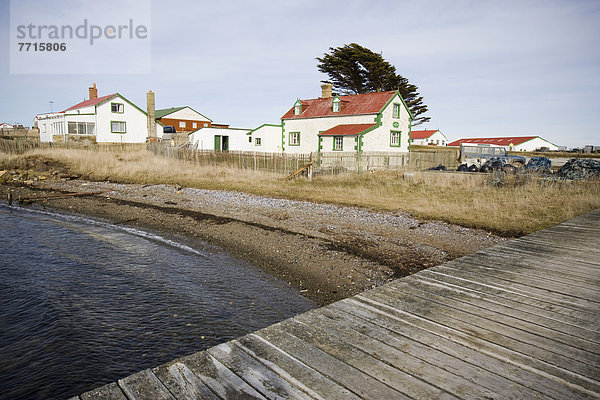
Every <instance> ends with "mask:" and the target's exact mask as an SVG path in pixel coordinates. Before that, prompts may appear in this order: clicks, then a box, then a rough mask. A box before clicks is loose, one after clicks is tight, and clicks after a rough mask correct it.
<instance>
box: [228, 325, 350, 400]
mask: <svg viewBox="0 0 600 400" xmlns="http://www.w3.org/2000/svg"><path fill="white" fill-rule="evenodd" d="M234 344H235V345H236V346H239V347H240V348H241V349H242V350H244V351H245V352H246V353H248V354H250V355H251V356H252V357H254V358H256V359H257V360H259V361H260V362H262V363H263V364H265V365H267V366H268V367H269V368H271V369H272V370H273V371H275V372H276V373H278V374H279V375H281V376H283V377H285V378H286V379H287V380H288V381H290V382H292V383H294V384H295V385H296V386H298V387H299V388H301V389H302V390H303V391H305V392H306V393H309V394H310V395H311V396H312V397H314V398H316V399H324V400H325V399H331V400H346V399H348V400H357V399H359V397H358V396H357V395H355V394H354V393H352V392H351V391H350V390H348V389H346V388H344V387H343V386H340V385H338V384H337V383H336V382H334V381H332V380H331V379H329V378H327V377H325V376H324V375H322V374H321V373H319V372H317V371H316V370H315V369H313V368H311V367H310V366H308V365H307V364H305V363H303V362H301V361H300V360H298V359H296V358H294V357H292V356H290V355H289V354H287V353H285V352H284V351H283V350H281V349H279V348H277V347H275V346H274V345H273V344H271V343H269V342H267V341H266V340H264V339H263V338H261V337H260V336H257V335H254V334H250V335H246V336H244V337H242V338H240V339H237V340H235V341H234Z"/></svg>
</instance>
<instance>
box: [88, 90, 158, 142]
mask: <svg viewBox="0 0 600 400" xmlns="http://www.w3.org/2000/svg"><path fill="white" fill-rule="evenodd" d="M111 103H122V104H123V105H124V112H123V113H113V112H112V111H111ZM111 121H124V122H125V129H126V131H127V132H126V133H112V132H111ZM159 126H160V125H158V124H157V126H156V130H157V136H159V137H162V132H161V129H160V128H159ZM147 137H148V126H147V117H146V114H145V113H144V112H142V111H140V110H139V109H137V108H135V107H134V106H132V105H131V104H129V103H128V102H127V101H125V100H124V99H123V98H121V97H120V96H118V97H116V98H114V99H112V100H110V101H107V102H105V103H102V104H100V105H97V106H96V142H97V143H145V142H146V138H147Z"/></svg>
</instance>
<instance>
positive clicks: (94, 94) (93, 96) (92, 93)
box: [89, 83, 98, 100]
mask: <svg viewBox="0 0 600 400" xmlns="http://www.w3.org/2000/svg"><path fill="white" fill-rule="evenodd" d="M89 91H90V100H93V99H97V98H98V89H96V84H95V83H94V84H93V86H92V87H91V88H89Z"/></svg>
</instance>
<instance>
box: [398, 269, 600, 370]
mask: <svg viewBox="0 0 600 400" xmlns="http://www.w3.org/2000/svg"><path fill="white" fill-rule="evenodd" d="M406 284H408V285H409V286H410V288H411V290H415V289H417V290H420V291H422V292H423V295H424V296H425V297H429V295H430V294H434V295H436V299H437V300H440V301H443V302H444V303H445V304H446V305H450V306H452V307H455V308H458V309H461V310H465V311H467V312H472V313H475V314H478V315H482V316H484V317H485V318H489V319H491V320H493V321H496V322H500V323H505V324H507V325H510V326H512V327H515V328H519V329H523V330H525V331H528V332H532V333H535V334H536V335H539V336H542V337H545V338H550V340H551V341H557V342H560V343H563V344H566V345H568V346H571V347H574V348H576V349H580V350H583V351H586V352H589V353H592V354H596V355H600V334H599V333H596V334H595V335H592V336H591V338H589V339H587V338H582V337H581V336H580V335H581V329H580V328H579V327H578V326H574V325H568V324H562V323H560V322H557V321H554V320H552V319H548V318H545V317H540V316H538V315H534V314H529V313H526V312H525V311H524V310H523V309H515V308H511V307H508V306H506V305H504V304H498V303H495V302H493V301H489V300H488V299H487V297H486V296H485V295H481V294H474V293H472V292H469V291H467V290H463V289H456V288H450V287H449V286H447V285H444V284H440V283H437V282H429V281H426V280H422V279H420V277H418V276H412V277H411V279H410V280H406ZM403 288H404V287H403V286H402V287H399V289H400V290H403ZM438 296H439V297H438ZM444 299H445V300H444ZM477 307H478V308H480V309H482V311H480V310H478V309H477ZM590 358H595V357H593V356H590Z"/></svg>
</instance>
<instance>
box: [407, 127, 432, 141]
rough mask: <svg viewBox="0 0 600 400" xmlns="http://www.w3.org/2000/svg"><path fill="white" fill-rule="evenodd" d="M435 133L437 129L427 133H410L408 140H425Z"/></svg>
mask: <svg viewBox="0 0 600 400" xmlns="http://www.w3.org/2000/svg"><path fill="white" fill-rule="evenodd" d="M436 132H437V129H436V130H429V131H411V132H410V138H411V139H427V138H428V137H430V136H431V135H433V134H434V133H436Z"/></svg>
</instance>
